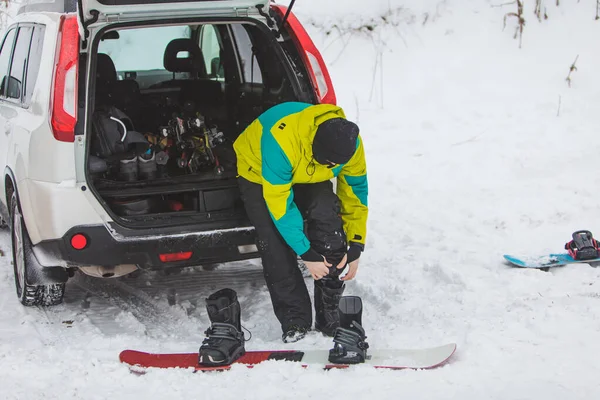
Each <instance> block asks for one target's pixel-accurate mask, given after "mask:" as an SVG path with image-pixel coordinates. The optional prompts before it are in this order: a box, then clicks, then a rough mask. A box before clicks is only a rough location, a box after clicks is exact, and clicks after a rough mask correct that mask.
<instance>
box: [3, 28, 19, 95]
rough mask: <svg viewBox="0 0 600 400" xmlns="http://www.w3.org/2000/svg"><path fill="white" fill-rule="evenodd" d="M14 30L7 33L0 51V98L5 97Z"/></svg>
mask: <svg viewBox="0 0 600 400" xmlns="http://www.w3.org/2000/svg"><path fill="white" fill-rule="evenodd" d="M16 32H17V29H16V28H13V29H11V30H10V31H8V33H7V34H6V36H5V37H4V42H3V43H2V49H0V77H2V78H0V96H1V97H5V94H4V93H5V89H6V82H7V80H8V78H7V75H8V64H9V62H10V56H11V54H12V49H13V42H14V41H15V33H16Z"/></svg>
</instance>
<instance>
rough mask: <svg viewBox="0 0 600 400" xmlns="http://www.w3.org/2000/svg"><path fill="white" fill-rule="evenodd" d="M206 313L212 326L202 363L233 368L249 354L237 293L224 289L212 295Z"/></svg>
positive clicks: (201, 348) (203, 351) (200, 360)
mask: <svg viewBox="0 0 600 400" xmlns="http://www.w3.org/2000/svg"><path fill="white" fill-rule="evenodd" d="M206 310H207V311H208V317H209V318H210V322H211V326H210V328H208V329H207V330H206V332H205V333H206V338H205V339H204V341H203V342H202V346H201V347H200V354H199V357H198V363H199V364H200V365H206V366H218V365H228V364H231V363H232V362H234V361H235V360H237V359H238V358H239V357H241V356H243V355H244V354H245V353H246V350H245V349H244V333H243V332H242V325H241V322H240V320H241V310H240V303H239V302H238V299H237V293H236V292H235V291H234V290H232V289H222V290H219V291H218V292H215V293H213V294H211V295H210V296H208V298H207V299H206Z"/></svg>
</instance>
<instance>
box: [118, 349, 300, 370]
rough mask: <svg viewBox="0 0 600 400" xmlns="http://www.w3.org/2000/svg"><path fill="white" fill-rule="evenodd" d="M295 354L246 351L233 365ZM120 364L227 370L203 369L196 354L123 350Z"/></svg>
mask: <svg viewBox="0 0 600 400" xmlns="http://www.w3.org/2000/svg"><path fill="white" fill-rule="evenodd" d="M293 353H297V351H294V350H281V351H248V352H246V354H244V355H243V356H241V357H240V358H238V359H237V360H236V361H234V362H233V364H246V365H247V366H249V367H250V366H252V365H255V364H258V363H261V362H263V361H266V360H268V359H269V357H271V356H273V355H278V354H279V355H283V354H293ZM119 360H121V362H124V363H127V364H130V365H137V366H140V367H143V368H149V367H155V368H195V369H196V370H199V371H214V370H224V369H229V368H230V366H229V365H224V366H220V367H204V366H201V365H199V364H198V354H197V353H181V354H151V353H144V352H142V351H135V350H124V351H122V352H121V354H119Z"/></svg>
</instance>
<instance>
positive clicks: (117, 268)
mask: <svg viewBox="0 0 600 400" xmlns="http://www.w3.org/2000/svg"><path fill="white" fill-rule="evenodd" d="M79 269H80V270H81V272H83V273H84V274H86V275H89V276H93V277H95V278H118V277H120V276H124V275H127V274H130V273H132V272H134V271H135V270H137V269H138V266H137V265H135V264H120V265H112V266H110V265H109V266H105V265H93V266H86V267H79Z"/></svg>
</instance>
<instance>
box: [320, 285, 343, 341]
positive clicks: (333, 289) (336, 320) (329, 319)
mask: <svg viewBox="0 0 600 400" xmlns="http://www.w3.org/2000/svg"><path fill="white" fill-rule="evenodd" d="M344 289H345V285H344V282H343V281H340V280H339V279H327V278H323V279H321V280H318V281H315V330H317V331H320V332H321V333H323V334H324V335H327V336H333V334H334V332H335V330H336V328H337V327H339V326H340V314H339V312H338V306H339V304H340V299H341V298H342V295H343V294H344Z"/></svg>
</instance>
